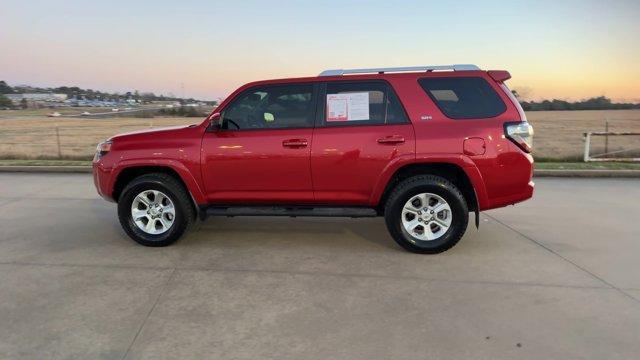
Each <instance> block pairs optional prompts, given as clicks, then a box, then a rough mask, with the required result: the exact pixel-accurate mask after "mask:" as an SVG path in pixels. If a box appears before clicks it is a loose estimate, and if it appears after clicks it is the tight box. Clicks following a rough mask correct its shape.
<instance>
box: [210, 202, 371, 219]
mask: <svg viewBox="0 0 640 360" xmlns="http://www.w3.org/2000/svg"><path fill="white" fill-rule="evenodd" d="M201 210H202V211H201V212H200V213H201V214H203V215H204V214H206V216H292V217H296V216H327V217H374V216H378V213H377V212H376V210H375V209H372V208H367V207H310V206H216V205H214V206H205V207H203V208H202V209H201Z"/></svg>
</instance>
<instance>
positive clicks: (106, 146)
mask: <svg viewBox="0 0 640 360" xmlns="http://www.w3.org/2000/svg"><path fill="white" fill-rule="evenodd" d="M112 143H113V142H112V141H111V140H107V141H103V142H101V143H100V144H98V146H97V147H96V156H97V157H102V156H104V155H106V154H107V153H108V152H109V151H111V144H112Z"/></svg>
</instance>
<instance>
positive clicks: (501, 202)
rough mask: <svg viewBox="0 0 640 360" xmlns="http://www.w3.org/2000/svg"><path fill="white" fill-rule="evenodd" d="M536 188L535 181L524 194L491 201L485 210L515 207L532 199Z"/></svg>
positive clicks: (527, 187)
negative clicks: (508, 206)
mask: <svg viewBox="0 0 640 360" xmlns="http://www.w3.org/2000/svg"><path fill="white" fill-rule="evenodd" d="M534 187H535V183H534V182H533V181H529V183H527V185H526V186H525V187H524V190H523V191H522V192H520V193H517V194H512V195H509V196H504V197H499V198H493V199H490V200H489V204H488V206H487V208H485V209H483V210H489V209H495V208H499V207H503V206H507V205H514V204H517V203H519V202H523V201H525V200H528V199H531V197H532V196H533V189H534Z"/></svg>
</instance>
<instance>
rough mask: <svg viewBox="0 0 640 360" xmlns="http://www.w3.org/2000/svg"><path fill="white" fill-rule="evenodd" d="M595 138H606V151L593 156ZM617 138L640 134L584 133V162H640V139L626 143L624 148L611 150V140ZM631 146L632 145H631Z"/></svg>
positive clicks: (618, 147)
mask: <svg viewBox="0 0 640 360" xmlns="http://www.w3.org/2000/svg"><path fill="white" fill-rule="evenodd" d="M594 136H602V137H604V150H601V151H602V152H600V153H596V154H592V139H593V137H594ZM616 136H624V137H631V136H640V132H608V131H601V132H587V133H584V161H585V162H590V161H625V162H640V155H638V154H639V153H640V138H638V139H636V142H629V141H625V146H624V147H622V148H621V147H620V146H617V147H614V148H613V149H611V148H610V144H609V138H610V137H616ZM629 144H631V145H629Z"/></svg>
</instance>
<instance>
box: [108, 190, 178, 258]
mask: <svg viewBox="0 0 640 360" xmlns="http://www.w3.org/2000/svg"><path fill="white" fill-rule="evenodd" d="M146 190H157V191H161V192H163V193H164V194H165V195H167V196H168V197H169V199H170V200H171V202H172V203H173V206H174V208H175V219H174V221H173V224H172V225H171V227H170V228H169V230H168V231H166V232H164V233H162V234H148V233H146V232H144V231H143V230H142V229H140V228H138V225H136V223H135V222H134V221H133V217H132V215H131V205H132V203H133V200H134V199H135V197H136V196H137V195H138V194H140V193H141V192H143V191H146ZM178 199H179V198H178V196H177V194H176V193H175V191H174V190H172V189H171V188H170V187H168V186H166V185H164V184H163V183H162V182H160V181H153V180H146V181H142V182H137V183H133V184H131V186H129V187H127V188H126V189H125V191H124V192H123V195H122V197H121V199H120V201H118V217H119V218H120V222H121V224H122V226H123V228H124V230H125V231H126V232H127V234H128V235H129V236H130V237H132V238H133V239H134V240H135V241H137V242H138V243H140V244H142V245H145V246H165V245H168V244H170V243H172V242H174V241H175V240H176V239H177V238H178V237H180V235H182V233H183V232H184V230H185V213H186V212H185V209H184V208H183V207H184V204H182V203H181V202H180V201H179V200H178Z"/></svg>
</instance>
